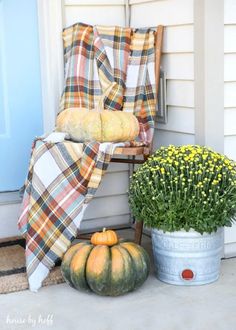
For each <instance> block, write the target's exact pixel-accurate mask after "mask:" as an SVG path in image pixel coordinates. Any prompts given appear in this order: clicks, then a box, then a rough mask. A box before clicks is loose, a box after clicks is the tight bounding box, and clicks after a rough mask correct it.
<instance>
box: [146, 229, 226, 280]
mask: <svg viewBox="0 0 236 330" xmlns="http://www.w3.org/2000/svg"><path fill="white" fill-rule="evenodd" d="M223 239H224V236H223V228H219V229H218V230H217V232H213V233H211V234H207V233H204V234H203V235H201V234H200V233H198V232H196V231H194V230H191V231H189V232H186V231H184V230H183V231H177V232H171V233H170V232H166V233H164V232H163V231H162V230H157V229H152V246H153V255H154V265H155V273H156V276H157V278H158V279H159V280H161V281H163V282H167V283H170V284H176V285H201V284H207V283H211V282H214V281H216V280H217V279H218V277H219V272H220V261H221V257H222V249H223Z"/></svg>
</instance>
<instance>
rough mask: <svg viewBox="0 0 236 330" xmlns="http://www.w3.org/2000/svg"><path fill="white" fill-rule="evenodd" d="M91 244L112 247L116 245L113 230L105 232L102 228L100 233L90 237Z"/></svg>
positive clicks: (116, 239) (116, 241) (116, 240)
mask: <svg viewBox="0 0 236 330" xmlns="http://www.w3.org/2000/svg"><path fill="white" fill-rule="evenodd" d="M91 243H92V244H93V245H106V246H112V245H115V244H117V243H118V237H117V235H116V232H115V231H114V230H106V228H103V231H102V232H97V233H94V234H93V235H92V237H91Z"/></svg>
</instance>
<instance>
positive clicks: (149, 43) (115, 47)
mask: <svg viewBox="0 0 236 330" xmlns="http://www.w3.org/2000/svg"><path fill="white" fill-rule="evenodd" d="M63 40H64V58H65V88H64V92H63V96H62V99H61V105H60V111H63V110H64V109H68V108H79V107H85V108H87V109H94V108H95V107H96V106H97V104H98V102H99V98H100V96H101V95H102V94H104V93H105V96H106V97H105V100H104V108H105V109H109V110H123V111H129V112H132V113H134V114H135V115H136V116H137V118H138V121H139V124H140V136H139V138H140V140H141V142H143V143H144V144H149V143H151V141H152V138H153V134H154V118H153V117H154V115H155V102H156V93H155V74H154V63H155V46H154V42H155V37H154V31H153V30H151V29H134V30H132V29H131V28H121V27H107V26H95V27H93V28H92V27H91V26H90V25H85V24H81V23H77V24H75V25H73V26H71V27H69V28H67V29H65V30H64V32H63ZM91 43H92V44H91ZM109 86H112V88H109ZM106 91H107V94H106Z"/></svg>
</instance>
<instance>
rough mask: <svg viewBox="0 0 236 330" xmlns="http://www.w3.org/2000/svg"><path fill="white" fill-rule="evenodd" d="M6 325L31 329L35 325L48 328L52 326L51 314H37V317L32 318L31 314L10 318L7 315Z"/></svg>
mask: <svg viewBox="0 0 236 330" xmlns="http://www.w3.org/2000/svg"><path fill="white" fill-rule="evenodd" d="M6 323H7V324H9V325H23V324H27V325H31V326H32V327H35V326H36V325H39V324H40V325H44V326H46V327H50V326H52V325H53V314H48V315H42V314H39V315H38V316H32V315H31V314H28V315H27V316H25V317H21V316H11V315H9V314H8V315H7V317H6Z"/></svg>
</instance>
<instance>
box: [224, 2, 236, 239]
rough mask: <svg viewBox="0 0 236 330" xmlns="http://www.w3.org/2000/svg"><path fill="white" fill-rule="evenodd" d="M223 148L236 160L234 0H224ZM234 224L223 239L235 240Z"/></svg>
mask: <svg viewBox="0 0 236 330" xmlns="http://www.w3.org/2000/svg"><path fill="white" fill-rule="evenodd" d="M224 6H225V12H224V37H225V38H224V71H225V75H224V92H225V98H224V134H225V138H224V148H225V154H226V155H227V156H229V157H230V158H232V159H234V160H236V1H235V0H225V1H224ZM235 237H236V225H234V226H233V228H230V229H226V231H225V241H226V242H227V243H229V244H230V243H233V242H235V241H236V239H235Z"/></svg>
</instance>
